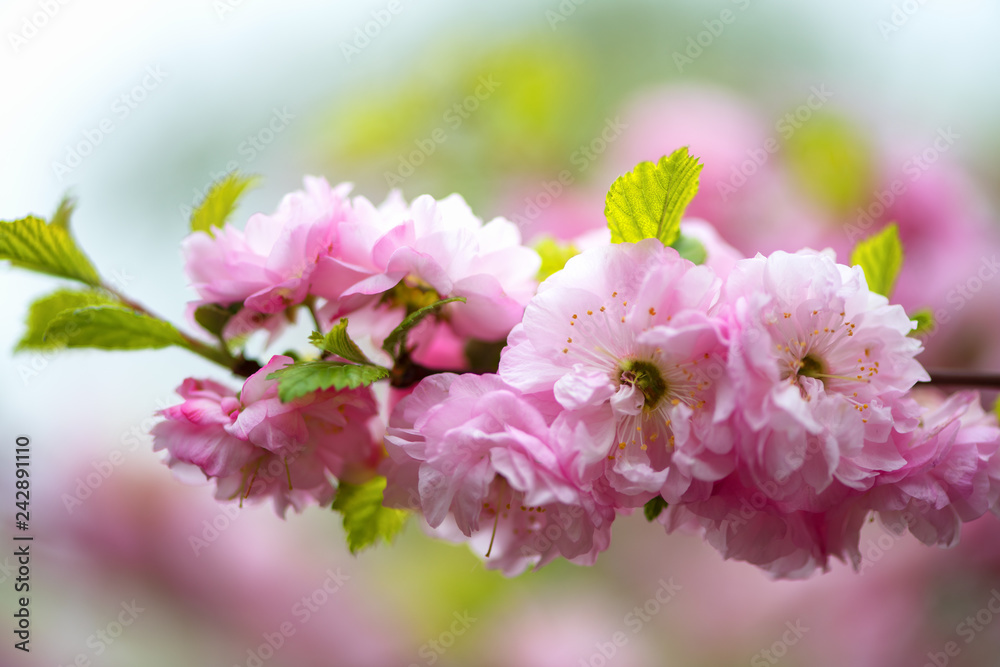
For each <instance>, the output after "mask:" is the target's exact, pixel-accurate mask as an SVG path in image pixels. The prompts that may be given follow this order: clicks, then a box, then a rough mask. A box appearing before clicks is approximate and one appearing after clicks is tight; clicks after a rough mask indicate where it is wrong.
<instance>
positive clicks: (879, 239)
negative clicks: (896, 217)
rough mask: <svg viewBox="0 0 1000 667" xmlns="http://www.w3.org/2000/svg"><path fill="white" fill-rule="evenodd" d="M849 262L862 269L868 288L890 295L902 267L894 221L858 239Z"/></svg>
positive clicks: (900, 250) (900, 245)
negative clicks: (880, 229)
mask: <svg viewBox="0 0 1000 667" xmlns="http://www.w3.org/2000/svg"><path fill="white" fill-rule="evenodd" d="M851 264H852V265H857V266H860V267H861V268H862V269H863V270H864V272H865V280H867V281H868V289H870V290H871V291H873V292H875V293H877V294H881V295H882V296H885V297H888V296H890V295H892V288H893V286H894V285H895V284H896V277H897V276H898V275H899V270H900V269H901V268H902V267H903V245H902V244H901V243H900V242H899V228H898V227H897V226H896V223H895V222H893V223H890V224H889V225H887V226H886V228H885V229H883V230H882V231H880V232H879V233H877V234H873V235H872V236H869V237H868V238H866V239H865V240H863V241H859V242H858V244H857V245H856V246H854V250H853V251H852V252H851Z"/></svg>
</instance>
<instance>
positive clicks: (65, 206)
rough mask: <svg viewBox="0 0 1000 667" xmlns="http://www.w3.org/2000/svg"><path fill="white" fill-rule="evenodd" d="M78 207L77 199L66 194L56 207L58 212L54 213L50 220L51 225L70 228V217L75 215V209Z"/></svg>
mask: <svg viewBox="0 0 1000 667" xmlns="http://www.w3.org/2000/svg"><path fill="white" fill-rule="evenodd" d="M75 208H76V200H75V199H73V198H72V197H70V196H69V195H66V196H64V197H63V198H62V201H60V202H59V206H58V207H56V212H55V213H53V214H52V218H51V219H50V220H49V224H50V225H55V226H56V227H62V228H63V229H69V219H70V217H71V216H72V215H73V210H74V209H75Z"/></svg>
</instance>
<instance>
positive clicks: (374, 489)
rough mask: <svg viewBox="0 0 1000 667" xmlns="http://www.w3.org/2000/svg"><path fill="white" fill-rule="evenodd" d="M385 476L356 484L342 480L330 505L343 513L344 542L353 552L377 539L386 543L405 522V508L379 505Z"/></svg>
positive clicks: (370, 544) (368, 545)
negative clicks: (345, 541)
mask: <svg viewBox="0 0 1000 667" xmlns="http://www.w3.org/2000/svg"><path fill="white" fill-rule="evenodd" d="M385 483H386V480H385V477H375V478H374V479H372V480H370V481H368V482H365V483H364V484H361V485H360V486H355V485H354V484H347V483H346V482H341V483H340V486H339V487H338V488H337V497H336V499H335V500H334V501H333V509H334V510H336V511H338V512H340V513H341V514H343V515H344V530H345V531H346V532H347V546H348V548H349V549H350V550H351V553H352V554H356V553H358V552H359V551H361V550H362V549H365V548H366V547H370V546H372V545H373V544H375V543H376V542H377V541H378V540H380V539H381V540H382V541H384V542H386V543H387V544H388V543H389V542H391V541H392V539H393V538H394V537H395V536H396V535H397V534H398V533H399V531H400V530H402V528H403V524H404V523H406V517H407V512H406V511H405V510H398V509H393V508H391V507H384V506H383V505H382V493H383V491H384V489H385Z"/></svg>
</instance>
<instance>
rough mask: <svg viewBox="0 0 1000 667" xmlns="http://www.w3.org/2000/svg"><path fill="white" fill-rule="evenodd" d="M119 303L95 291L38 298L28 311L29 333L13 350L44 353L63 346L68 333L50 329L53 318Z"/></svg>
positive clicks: (55, 294) (66, 291)
mask: <svg viewBox="0 0 1000 667" xmlns="http://www.w3.org/2000/svg"><path fill="white" fill-rule="evenodd" d="M117 303H118V301H117V300H115V299H113V298H112V297H110V296H109V295H108V294H106V293H105V292H100V291H97V290H79V291H77V290H69V289H63V290H59V291H57V292H53V293H52V294H49V295H48V296H43V297H42V298H40V299H37V300H36V301H35V302H34V303H33V304H31V307H30V308H28V319H27V325H28V330H27V331H26V332H25V333H24V336H22V337H21V340H20V341H19V342H18V344H17V347H16V348H15V350H45V349H54V348H58V347H62V346H63V345H65V344H66V340H65V339H66V338H67V337H68V336H69V333H68V332H66V331H65V330H56V329H52V330H51V331H50V330H49V329H50V327H49V325H50V324H51V322H52V320H54V319H55V318H56V316H58V315H60V314H61V313H63V312H64V311H67V310H76V309H77V308H86V307H87V306H105V305H114V304H117Z"/></svg>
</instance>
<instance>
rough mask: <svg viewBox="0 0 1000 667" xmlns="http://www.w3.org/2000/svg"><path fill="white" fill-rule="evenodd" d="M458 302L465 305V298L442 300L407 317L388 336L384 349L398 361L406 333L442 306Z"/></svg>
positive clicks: (383, 345)
mask: <svg viewBox="0 0 1000 667" xmlns="http://www.w3.org/2000/svg"><path fill="white" fill-rule="evenodd" d="M456 301H461V302H462V303H465V297H464V296H455V297H452V298H450V299H442V300H441V301H438V302H436V303H432V304H431V305H429V306H424V307H423V308H420V309H419V310H415V311H413V312H412V313H410V314H409V315H407V316H406V319H405V320H403V321H402V322H401V323H400V325H399V326H398V327H396V328H395V329H393V330H392V332H391V333H390V334H389V335H388V336H386V339H385V341H384V342H383V343H382V349H383V350H385V351H386V352H388V353H389V354H390V355H392V358H393V359H396V358H397V357H398V356H399V352H400V348H401V347H402V346H403V345H404V344H405V342H406V333H407V332H408V331H409V330H410V329H412V328H413V327H415V326H417V324H419V323H420V320H422V319H424V318H425V317H427V316H428V315H430V314H431V313H433V312H434V311H435V310H437V309H438V308H440V307H441V306H443V305H445V304H448V303H454V302H456Z"/></svg>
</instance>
